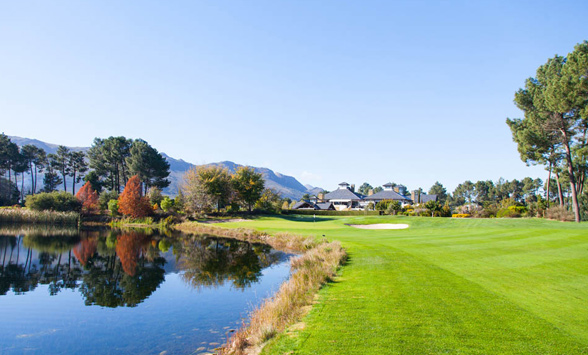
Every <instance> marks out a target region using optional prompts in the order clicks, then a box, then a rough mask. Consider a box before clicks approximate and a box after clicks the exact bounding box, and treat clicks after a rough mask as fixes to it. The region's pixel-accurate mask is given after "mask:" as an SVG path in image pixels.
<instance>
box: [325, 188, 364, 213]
mask: <svg viewBox="0 0 588 355" xmlns="http://www.w3.org/2000/svg"><path fill="white" fill-rule="evenodd" d="M350 186H351V185H349V184H348V183H346V182H342V183H340V184H339V188H338V189H337V190H335V191H332V192H329V193H328V194H326V195H325V196H324V199H325V200H326V201H328V202H330V203H332V204H333V207H334V208H335V209H336V210H337V211H349V210H361V209H363V208H364V207H365V206H366V203H365V201H364V197H365V196H364V195H362V194H360V193H357V192H355V191H352V189H351V188H350Z"/></svg>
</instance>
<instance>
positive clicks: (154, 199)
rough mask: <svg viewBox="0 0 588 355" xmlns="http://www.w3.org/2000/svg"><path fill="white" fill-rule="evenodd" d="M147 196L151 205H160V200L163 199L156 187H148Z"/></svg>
mask: <svg viewBox="0 0 588 355" xmlns="http://www.w3.org/2000/svg"><path fill="white" fill-rule="evenodd" d="M147 197H149V202H151V204H152V205H161V201H163V195H162V194H161V190H160V189H158V188H157V187H152V188H150V189H149V192H148V193H147Z"/></svg>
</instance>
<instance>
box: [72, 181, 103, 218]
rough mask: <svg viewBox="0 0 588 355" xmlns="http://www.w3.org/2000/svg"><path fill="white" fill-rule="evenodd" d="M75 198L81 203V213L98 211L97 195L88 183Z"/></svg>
mask: <svg viewBox="0 0 588 355" xmlns="http://www.w3.org/2000/svg"><path fill="white" fill-rule="evenodd" d="M76 197H77V198H78V200H79V201H80V202H81V203H82V212H84V213H91V212H94V211H96V210H98V194H97V193H96V191H94V189H92V185H90V183H89V182H87V183H86V184H85V185H84V186H82V188H81V189H80V190H79V191H78V193H77V194H76Z"/></svg>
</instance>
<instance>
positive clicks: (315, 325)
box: [223, 216, 588, 354]
mask: <svg viewBox="0 0 588 355" xmlns="http://www.w3.org/2000/svg"><path fill="white" fill-rule="evenodd" d="M345 223H356V224H357V223H363V224H370V223H407V224H409V225H410V228H409V229H405V230H360V229H356V228H352V227H348V226H346V225H345ZM223 227H244V228H255V229H259V230H264V231H268V232H278V231H289V232H294V233H299V234H305V235H318V236H320V235H325V236H326V237H327V238H329V239H330V240H332V239H335V240H339V241H341V242H342V243H343V246H344V247H346V248H347V250H348V252H349V254H350V262H349V263H348V265H347V266H345V267H344V268H343V269H342V270H341V275H340V277H339V278H338V279H337V280H336V281H335V282H334V283H331V284H329V285H328V286H327V287H325V288H324V289H323V290H322V291H321V292H320V294H319V298H318V301H317V304H316V305H315V306H314V307H313V309H312V311H311V312H310V314H309V315H308V316H307V317H306V318H305V319H304V320H303V321H304V328H303V329H302V330H300V329H299V327H296V330H294V329H291V330H290V331H289V332H288V333H287V334H283V335H280V336H279V337H278V338H277V339H275V340H273V341H272V342H271V343H270V344H269V345H268V346H267V347H266V348H265V349H264V352H263V354H284V353H287V354H394V353H398V354H438V353H449V354H506V353H508V354H575V353H588V224H586V223H583V224H573V223H566V224H564V223H560V222H553V221H544V220H524V219H519V220H505V219H487V220H477V219H467V220H456V219H441V218H410V217H348V218H332V217H330V218H326V217H325V218H321V219H319V218H318V217H317V221H316V222H313V221H312V217H310V218H309V217H305V218H303V217H300V218H296V217H293V216H291V217H284V218H278V217H266V218H259V219H256V220H254V221H252V222H240V223H227V224H225V225H223Z"/></svg>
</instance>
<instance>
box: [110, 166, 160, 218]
mask: <svg viewBox="0 0 588 355" xmlns="http://www.w3.org/2000/svg"><path fill="white" fill-rule="evenodd" d="M118 210H119V211H120V212H121V213H122V214H124V215H125V216H130V217H132V218H141V217H145V216H148V215H149V214H151V212H153V211H152V209H151V203H150V202H149V199H148V198H147V197H145V196H141V181H140V180H139V176H137V175H135V176H133V177H132V178H130V179H129V181H128V182H127V185H126V186H125V189H124V191H123V192H122V194H120V197H119V198H118Z"/></svg>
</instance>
